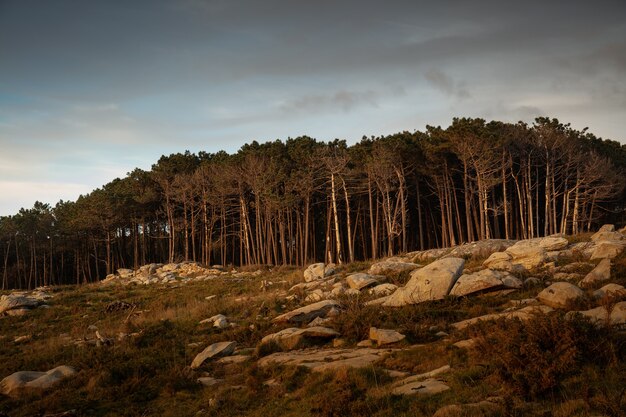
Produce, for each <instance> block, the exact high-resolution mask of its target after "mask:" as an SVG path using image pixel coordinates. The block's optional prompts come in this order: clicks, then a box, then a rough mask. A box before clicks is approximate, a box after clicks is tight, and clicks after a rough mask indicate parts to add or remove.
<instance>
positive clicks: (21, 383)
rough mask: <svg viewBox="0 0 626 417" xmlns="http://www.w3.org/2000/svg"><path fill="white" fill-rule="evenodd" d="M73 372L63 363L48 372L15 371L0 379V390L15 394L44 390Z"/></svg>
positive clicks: (6, 393) (10, 394)
mask: <svg viewBox="0 0 626 417" xmlns="http://www.w3.org/2000/svg"><path fill="white" fill-rule="evenodd" d="M75 373H76V371H75V370H74V369H73V368H71V367H69V366H65V365H62V366H57V367H56V368H54V369H51V370H49V371H48V372H34V371H21V372H15V373H14V374H11V375H9V376H7V377H6V378H4V379H3V380H2V381H0V392H1V393H2V394H5V395H9V396H16V395H19V393H20V392H21V391H24V390H46V389H48V388H51V387H53V386H54V385H56V384H57V383H59V382H60V381H61V380H62V379H64V378H67V377H70V376H72V375H74V374H75Z"/></svg>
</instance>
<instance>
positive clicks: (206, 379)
mask: <svg viewBox="0 0 626 417" xmlns="http://www.w3.org/2000/svg"><path fill="white" fill-rule="evenodd" d="M197 381H198V382H199V383H200V384H202V385H203V386H205V387H212V386H213V385H217V384H221V383H222V382H224V380H223V379H217V378H211V377H210V376H203V377H200V378H198V379H197Z"/></svg>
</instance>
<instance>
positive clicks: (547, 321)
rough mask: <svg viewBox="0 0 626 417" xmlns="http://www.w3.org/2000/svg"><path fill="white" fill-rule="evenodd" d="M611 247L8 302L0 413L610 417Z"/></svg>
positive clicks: (614, 323) (504, 246) (148, 284)
mask: <svg viewBox="0 0 626 417" xmlns="http://www.w3.org/2000/svg"><path fill="white" fill-rule="evenodd" d="M625 248H626V228H624V229H621V230H619V231H617V230H616V229H615V228H614V227H613V226H612V225H605V226H603V227H602V228H601V229H600V230H599V231H598V232H597V233H595V234H593V235H579V236H576V237H568V236H560V235H555V236H549V237H545V238H537V239H530V240H522V241H512V240H485V241H480V242H473V243H470V244H465V245H461V246H457V247H454V248H449V249H436V250H429V251H423V252H412V253H408V254H404V255H403V256H398V257H394V258H388V259H385V260H382V261H380V262H376V263H365V262H362V263H354V264H348V265H332V264H330V265H325V264H313V265H310V266H309V267H308V268H306V269H305V270H304V271H302V270H296V269H294V268H273V269H269V268H260V269H258V270H257V269H251V270H241V271H237V270H233V269H228V268H224V267H222V266H219V265H215V266H212V267H203V266H201V265H199V264H196V263H182V264H167V265H161V264H151V265H146V266H144V267H142V268H140V269H138V270H136V271H133V270H127V269H123V270H119V271H117V273H116V274H114V275H110V276H108V277H106V279H104V280H103V281H101V282H100V283H98V284H92V285H85V286H81V287H70V286H62V287H50V288H39V289H37V290H35V291H31V292H11V293H9V292H5V293H4V294H3V295H2V297H1V298H0V358H1V359H2V360H0V379H1V381H0V415H4V416H11V417H13V416H34V415H38V416H41V415H48V416H61V415H64V416H74V415H75V416H93V415H97V416H119V415H127V416H140V415H141V416H170V415H171V416H201V415H206V416H241V415H251V416H261V415H262V416H264V417H267V416H309V415H310V416H365V415H368V416H369V415H372V416H432V415H435V416H438V417H443V416H499V415H541V416H545V415H554V416H598V415H606V416H623V415H626V391H625V390H624V388H623V387H624V386H626V362H625V359H626V343H625V342H626V335H625V334H626V289H625V288H624V285H626V251H625V250H624V249H625ZM3 413H4V414H3Z"/></svg>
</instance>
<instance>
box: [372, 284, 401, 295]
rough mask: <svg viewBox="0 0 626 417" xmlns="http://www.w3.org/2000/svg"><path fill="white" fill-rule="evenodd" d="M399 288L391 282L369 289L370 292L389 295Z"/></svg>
mask: <svg viewBox="0 0 626 417" xmlns="http://www.w3.org/2000/svg"><path fill="white" fill-rule="evenodd" d="M397 289H398V286H397V285H395V284H391V283H388V282H387V283H385V284H380V285H377V286H375V287H372V288H370V289H369V293H370V294H373V295H375V296H378V297H382V296H385V295H389V294H391V293H393V292H394V291H395V290H397Z"/></svg>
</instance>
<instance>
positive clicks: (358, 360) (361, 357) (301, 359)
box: [257, 348, 394, 372]
mask: <svg viewBox="0 0 626 417" xmlns="http://www.w3.org/2000/svg"><path fill="white" fill-rule="evenodd" d="M393 351H394V350H393V349H371V348H363V349H305V350H298V351H294V352H277V353H273V354H271V355H268V356H265V357H263V358H261V359H259V361H258V362H257V363H258V365H259V366H260V367H267V366H271V365H286V366H289V365H292V366H305V367H307V368H309V369H311V370H312V371H315V372H323V371H327V370H332V369H340V368H365V367H369V366H372V364H373V363H374V362H376V361H378V360H380V359H382V358H384V357H385V356H387V355H388V354H389V353H391V352H393Z"/></svg>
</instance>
